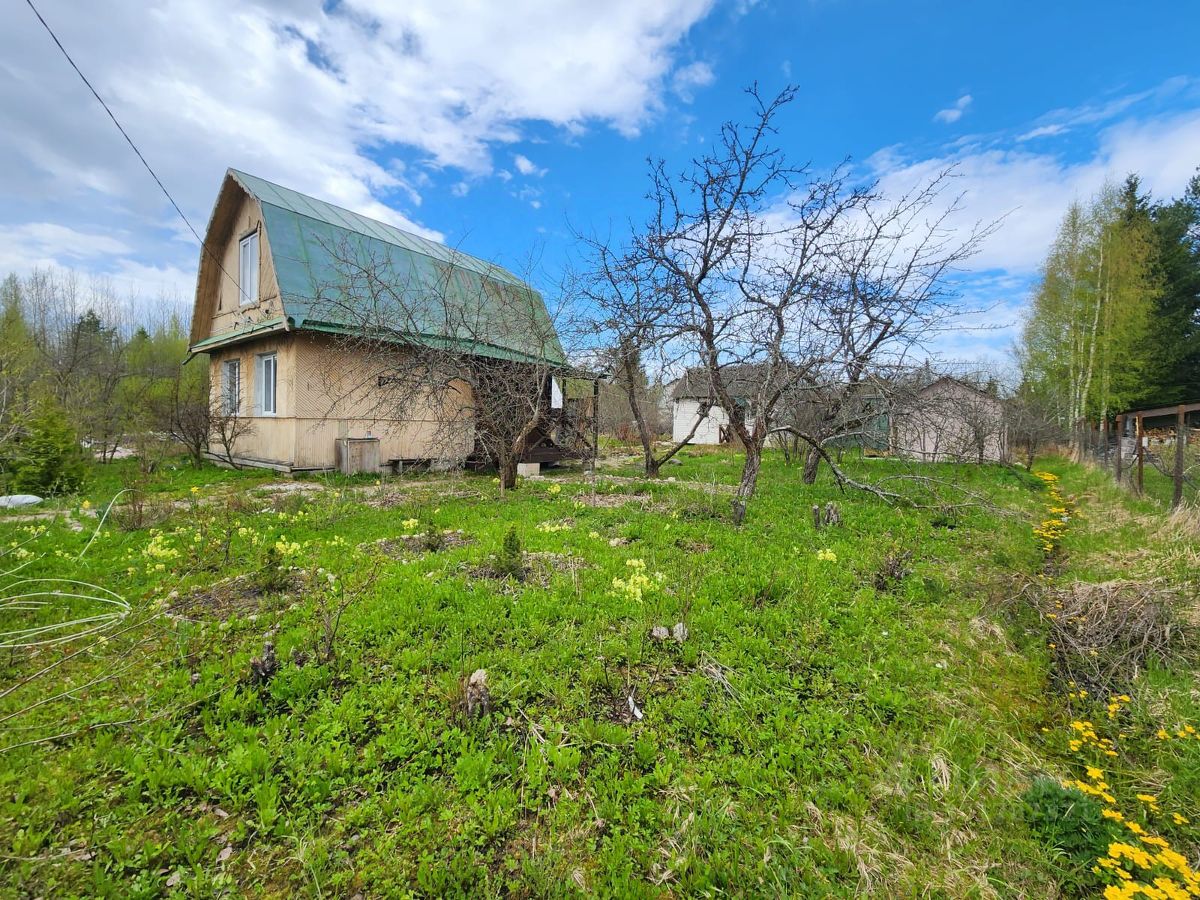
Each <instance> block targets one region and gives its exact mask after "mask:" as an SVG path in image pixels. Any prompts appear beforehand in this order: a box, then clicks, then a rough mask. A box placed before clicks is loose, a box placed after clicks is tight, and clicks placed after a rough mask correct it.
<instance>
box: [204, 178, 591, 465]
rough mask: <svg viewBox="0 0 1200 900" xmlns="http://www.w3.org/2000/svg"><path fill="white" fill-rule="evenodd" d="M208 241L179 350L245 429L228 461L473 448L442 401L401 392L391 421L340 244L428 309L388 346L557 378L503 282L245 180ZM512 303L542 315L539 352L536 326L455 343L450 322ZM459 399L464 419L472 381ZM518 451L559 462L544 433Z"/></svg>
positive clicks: (465, 421)
mask: <svg viewBox="0 0 1200 900" xmlns="http://www.w3.org/2000/svg"><path fill="white" fill-rule="evenodd" d="M205 245H206V247H207V248H208V250H207V251H206V252H202V253H201V257H200V269H199V274H198V278H197V285H196V299H195V308H194V311H193V316H192V332H191V341H190V350H191V352H192V353H193V354H196V353H204V354H207V355H208V357H209V366H210V372H211V382H212V391H213V398H214V402H215V403H217V404H218V405H219V406H220V407H221V408H222V410H223V411H224V413H225V414H226V415H229V416H237V417H240V418H244V419H246V420H248V421H247V424H248V425H250V426H252V427H250V428H249V429H248V430H245V432H244V433H242V434H240V435H239V436H238V437H237V438H236V440H235V441H234V442H233V444H234V446H233V447H232V448H231V450H232V455H233V457H234V460H235V461H236V462H238V463H239V464H247V465H255V466H265V467H269V468H274V469H279V470H282V471H289V472H290V471H302V470H315V469H329V468H333V467H334V466H335V465H336V464H337V459H338V449H337V445H338V442H339V439H346V438H350V439H356V438H357V439H365V440H366V442H367V443H370V444H374V445H375V446H374V447H373V450H372V452H371V453H370V454H367V456H366V458H367V459H368V460H371V461H372V465H369V466H368V468H370V467H372V466H383V465H386V464H388V463H389V462H391V463H392V464H393V465H395V464H396V463H398V462H400V461H410V460H439V461H445V462H454V463H461V462H463V461H464V460H466V459H467V458H468V457H469V456H471V454H472V452H473V451H474V450H475V447H474V430H473V427H472V424H471V421H470V419H469V416H466V417H463V418H462V421H461V422H458V420H457V419H456V418H455V412H454V411H453V410H448V409H447V407H446V405H445V404H443V403H439V404H433V403H424V402H423V401H422V399H421V398H416V399H413V398H408V401H407V402H405V403H404V404H403V405H402V406H403V409H404V414H403V417H392V416H393V415H394V414H393V413H389V404H388V403H387V402H381V400H383V401H386V397H385V396H383V393H384V392H386V391H387V390H388V389H389V384H390V381H389V379H388V378H387V377H385V374H384V373H383V372H380V371H377V368H378V363H377V362H373V361H372V357H371V356H370V355H369V354H368V353H367V352H365V351H364V350H361V349H355V343H354V341H353V338H354V336H355V335H356V334H360V333H361V330H362V329H363V327H364V326H363V323H364V322H366V321H369V320H370V319H371V316H372V312H371V310H369V309H365V308H364V307H365V306H367V305H369V303H370V302H371V300H370V298H368V297H366V296H364V295H363V293H361V292H363V291H366V290H367V288H363V287H362V285H361V279H359V281H358V282H355V281H354V280H353V279H347V278H346V277H345V276H344V275H343V274H342V273H341V272H340V271H339V265H338V262H339V252H340V251H339V248H341V251H346V252H355V253H358V254H361V255H362V256H364V257H367V258H369V259H371V260H376V261H378V262H379V264H380V267H381V268H380V270H379V271H381V272H384V273H389V277H391V278H395V279H397V280H400V281H402V283H400V284H398V285H396V289H397V291H407V292H413V293H416V294H418V295H419V296H421V297H423V298H424V299H426V301H427V302H426V307H425V309H424V312H426V313H427V316H426V317H425V318H424V319H423V321H420V322H414V321H412V317H411V316H410V317H409V318H408V319H407V320H406V321H408V322H409V323H411V327H410V328H409V329H407V330H403V331H398V332H394V333H395V338H396V346H397V347H398V348H404V347H406V346H408V347H411V346H413V345H417V344H420V345H422V346H430V345H434V344H435V343H437V346H452V347H454V348H455V349H456V351H457V352H462V353H467V354H470V355H472V356H475V357H479V356H483V357H489V358H495V359H498V360H504V361H509V362H513V363H517V364H520V363H522V362H525V363H527V364H528V363H530V361H536V362H539V363H540V364H543V365H544V364H546V363H549V364H550V365H552V366H557V365H560V364H561V365H562V367H563V369H564V371H565V370H566V360H565V358H564V357H563V352H562V349H561V347H560V346H559V344H558V340H557V337H553V328H552V326H549V325H548V323H549V317H548V315H547V313H546V309H545V305H544V303H543V301H542V299H541V297H540V296H539V295H538V294H537V293H536V292H535V291H533V290H532V289H531V288H530V287H529V286H528V285H526V284H525V283H524V282H522V281H521V280H520V279H518V278H516V277H515V276H514V275H512V274H511V273H509V272H507V271H505V270H504V269H502V268H500V267H499V266H495V265H492V264H491V263H488V262H484V261H483V260H479V259H475V258H474V257H470V256H467V255H465V254H462V253H459V252H457V251H453V250H451V249H450V248H447V247H446V246H444V245H442V244H439V243H436V242H434V241H430V240H428V239H426V238H423V237H419V236H417V235H414V234H410V233H408V232H406V231H402V230H401V229H399V228H396V227H394V226H392V225H387V224H385V223H383V222H378V221H375V220H373V219H368V218H367V217H365V216H362V215H359V214H357V213H353V212H350V211H348V210H345V209H341V208H339V207H337V206H333V205H332V204H329V203H325V202H324V201H321V200H317V199H315V198H312V197H308V196H305V195H304V194H300V193H298V192H296V191H292V190H289V189H287V188H283V187H280V186H278V185H275V184H272V183H271V182H268V181H265V180H263V179H261V178H256V177H254V176H252V175H247V174H245V173H244V172H238V171H235V170H233V169H230V170H229V171H228V172H227V173H226V176H225V180H224V182H223V183H222V185H221V190H220V194H219V195H218V197H217V202H216V205H215V207H214V209H213V213H212V217H211V219H210V220H209V224H208V230H207V234H206V237H205ZM218 261H219V262H218ZM347 285H353V286H347ZM429 285H436V286H437V289H427V287H426V286H429ZM422 291H424V292H425V293H422ZM512 298H516V300H517V301H518V302H519V303H520V304H523V309H524V310H525V311H526V312H529V311H530V310H532V314H533V315H534V316H540V317H543V318H542V321H544V322H546V323H547V325H548V327H547V329H546V330H545V331H543V332H541V333H543V334H549V335H551V336H552V337H551V338H550V339H546V338H543V339H541V341H540V342H539V341H538V339H536V338H533V337H532V334H530V333H529V332H532V331H533V330H534V329H532V328H529V329H526V332H527V333H525V334H522V333H520V332H519V330H518V329H513V328H509V329H497V330H496V331H495V336H494V337H487V336H484V337H483V338H481V336H480V332H479V331H474V332H472V333H471V334H470V335H464V334H463V333H461V332H459V331H456V330H455V328H454V327H453V326H450V325H448V324H447V323H452V322H471V323H473V324H477V323H480V322H482V323H483V325H484V326H485V327H486V326H487V325H488V324H489V322H490V318H489V317H492V318H503V316H504V312H503V311H500V312H497V308H498V307H499V308H500V309H501V310H503V309H504V308H515V307H503V301H509V302H511V301H512ZM389 333H391V332H389ZM348 338H349V340H348ZM388 339H390V338H388ZM531 342H534V343H531ZM535 344H536V345H535ZM460 345H461V346H460ZM398 352H400V353H403V352H405V351H404V350H403V349H399V350H398ZM459 390H461V391H462V392H463V393H462V396H463V401H462V403H461V404H460V409H468V408H469V406H470V404H469V397H470V387H469V385H461V386H460V388H459ZM549 393H550V394H551V396H550V398H549V402H550V405H551V406H552V407H554V408H555V409H558V410H562V409H563V407H564V398H563V394H562V390H561V387H560V382H559V380H558V379H555V380H554V381H553V382H552V383H551V384H550V387H549ZM567 407H568V409H567V412H566V413H564V415H567V414H569V412H570V404H567ZM393 408H395V409H399V408H401V405H397V406H396V407H393ZM456 422H458V424H457V425H456ZM447 435H450V437H449V438H448V437H447ZM376 442H377V443H376ZM530 443H531V446H530V448H529V451H528V453H527V459H534V460H537V461H541V462H546V461H552V460H554V459H559V458H562V457H563V456H565V455H569V454H567V453H565V452H560V448H557V447H556V446H555V445H554V443H553V441H552V440H551V439H550V438H549V436H548V435H545V434H538V435H537V436H536V440H534V441H531V442H530ZM345 447H346V444H345V443H343V444H342V449H343V451H344V450H345ZM210 455H213V456H214V458H218V457H223V456H224V455H225V454H224V453H214V454H210Z"/></svg>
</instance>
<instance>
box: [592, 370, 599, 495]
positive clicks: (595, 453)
mask: <svg viewBox="0 0 1200 900" xmlns="http://www.w3.org/2000/svg"><path fill="white" fill-rule="evenodd" d="M599 466H600V378H599V377H598V376H596V375H593V376H592V475H593V477H594V476H595V475H596V470H597V469H598V468H599Z"/></svg>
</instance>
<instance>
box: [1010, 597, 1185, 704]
mask: <svg viewBox="0 0 1200 900" xmlns="http://www.w3.org/2000/svg"><path fill="white" fill-rule="evenodd" d="M1022 595H1023V596H1024V597H1026V598H1027V599H1028V600H1029V601H1030V602H1031V603H1032V604H1033V606H1034V608H1035V609H1036V610H1037V612H1038V614H1039V615H1040V616H1041V618H1042V620H1043V621H1044V622H1045V623H1046V625H1047V626H1048V630H1049V642H1050V648H1051V651H1052V653H1053V656H1054V671H1055V676H1056V677H1057V678H1058V679H1059V680H1060V681H1061V682H1067V683H1070V682H1073V683H1074V686H1076V687H1081V688H1085V689H1087V690H1088V691H1089V692H1091V693H1092V694H1094V695H1097V696H1107V695H1108V694H1111V693H1112V692H1113V691H1114V690H1117V689H1118V688H1120V687H1122V686H1124V685H1127V684H1129V682H1131V681H1133V680H1134V679H1135V678H1136V677H1137V676H1138V674H1139V673H1140V672H1142V671H1143V670H1144V669H1145V667H1146V663H1147V661H1148V660H1150V659H1151V658H1155V659H1158V660H1161V661H1163V662H1167V661H1171V660H1176V659H1179V658H1180V657H1181V656H1183V655H1184V654H1185V653H1189V652H1190V651H1191V650H1192V649H1193V647H1194V643H1195V642H1194V634H1193V628H1192V627H1190V625H1189V623H1187V622H1186V621H1185V620H1184V618H1183V617H1182V616H1181V615H1180V613H1181V612H1182V611H1183V598H1182V597H1181V596H1180V594H1179V593H1178V591H1177V590H1175V589H1173V588H1171V587H1169V586H1168V585H1167V584H1166V583H1165V582H1163V581H1161V580H1150V581H1126V580H1118V581H1106V582H1101V583H1098V584H1093V583H1088V582H1075V583H1074V584H1071V585H1068V586H1067V587H1064V588H1050V587H1039V586H1037V585H1029V586H1028V587H1027V588H1026V589H1025V590H1024V591H1023V592H1022Z"/></svg>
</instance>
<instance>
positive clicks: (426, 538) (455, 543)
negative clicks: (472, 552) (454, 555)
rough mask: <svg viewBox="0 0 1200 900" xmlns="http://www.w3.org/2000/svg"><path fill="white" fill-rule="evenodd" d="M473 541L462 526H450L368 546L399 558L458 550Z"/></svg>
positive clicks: (387, 539) (386, 539) (405, 535)
mask: <svg viewBox="0 0 1200 900" xmlns="http://www.w3.org/2000/svg"><path fill="white" fill-rule="evenodd" d="M473 543H475V539H474V538H472V537H470V536H468V535H467V534H465V533H464V532H463V530H462V529H461V528H460V529H458V530H454V529H449V528H448V529H446V530H445V531H426V532H421V533H419V534H403V535H400V537H396V538H383V539H381V540H378V541H375V542H374V543H372V544H369V545H368V546H369V547H375V548H377V549H379V550H380V551H382V552H383V554H384V555H385V556H391V557H394V558H398V557H402V556H414V555H420V554H422V553H440V552H441V551H443V550H456V549H458V548H459V547H469V546H470V545H471V544H473Z"/></svg>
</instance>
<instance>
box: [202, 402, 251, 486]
mask: <svg viewBox="0 0 1200 900" xmlns="http://www.w3.org/2000/svg"><path fill="white" fill-rule="evenodd" d="M208 426H209V431H208V447H209V449H210V450H212V449H213V447H214V445H215V447H216V448H217V450H218V455H219V457H220V458H221V459H222V460H224V461H225V462H226V463H228V464H229V466H230V467H231V468H234V469H240V468H241V467H242V466H241V463H239V462H238V456H239V454H238V452H237V445H238V442H239V441H240V440H241V439H242V438H243V437H247V436H249V435H251V434H253V433H254V420H253V419H251V418H250V417H248V416H243V415H240V414H239V413H238V411H237V410H236V409H232V410H231V409H230V408H229V407H228V406H227V405H226V403H225V400H224V398H217V399H214V400H212V401H211V402H210V404H209V412H208Z"/></svg>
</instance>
